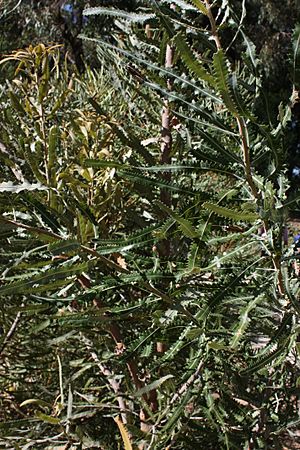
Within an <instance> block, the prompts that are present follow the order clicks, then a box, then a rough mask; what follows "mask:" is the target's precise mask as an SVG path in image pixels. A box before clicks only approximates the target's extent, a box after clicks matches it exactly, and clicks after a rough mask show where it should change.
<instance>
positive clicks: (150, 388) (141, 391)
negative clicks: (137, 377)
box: [134, 375, 174, 397]
mask: <svg viewBox="0 0 300 450" xmlns="http://www.w3.org/2000/svg"><path fill="white" fill-rule="evenodd" d="M170 378H174V375H165V376H164V377H161V378H160V379H159V380H156V381H153V383H150V384H148V385H147V386H145V387H143V388H142V389H139V390H138V391H136V392H135V393H134V396H135V397H141V396H142V395H144V394H148V392H150V391H153V390H155V389H157V388H159V387H160V386H161V385H162V384H163V383H165V381H167V380H169V379H170Z"/></svg>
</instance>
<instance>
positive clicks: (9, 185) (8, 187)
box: [0, 181, 48, 194]
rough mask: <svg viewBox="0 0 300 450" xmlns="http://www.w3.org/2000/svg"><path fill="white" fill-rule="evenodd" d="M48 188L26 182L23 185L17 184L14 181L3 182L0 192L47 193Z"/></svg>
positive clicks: (0, 185)
mask: <svg viewBox="0 0 300 450" xmlns="http://www.w3.org/2000/svg"><path fill="white" fill-rule="evenodd" d="M47 189H48V188H47V187H46V186H43V185H42V184H41V183H33V184H31V183H29V182H28V181H24V182H23V183H21V184H15V183H14V182H13V181H3V182H2V183H0V192H13V193H16V194H17V193H19V192H21V191H46V190H47Z"/></svg>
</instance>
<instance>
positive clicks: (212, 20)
mask: <svg viewBox="0 0 300 450" xmlns="http://www.w3.org/2000/svg"><path fill="white" fill-rule="evenodd" d="M204 5H205V7H206V9H207V17H208V19H209V22H210V28H211V35H212V37H213V40H214V41H215V44H216V47H217V49H218V50H221V48H222V46H221V41H220V38H219V34H218V28H217V24H216V21H215V18H214V16H213V14H212V12H211V5H210V2H209V0H204Z"/></svg>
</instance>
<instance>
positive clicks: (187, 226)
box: [155, 201, 198, 239]
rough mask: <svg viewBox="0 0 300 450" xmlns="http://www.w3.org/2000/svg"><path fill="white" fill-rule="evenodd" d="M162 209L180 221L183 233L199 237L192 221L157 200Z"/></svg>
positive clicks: (189, 236)
mask: <svg viewBox="0 0 300 450" xmlns="http://www.w3.org/2000/svg"><path fill="white" fill-rule="evenodd" d="M155 203H156V204H157V205H158V206H159V208H160V209H162V210H163V211H165V212H166V213H167V214H168V215H169V216H170V217H172V219H174V220H176V222H178V224H179V226H180V229H181V231H182V232H183V234H184V235H185V236H186V237H188V238H191V239H193V238H195V237H198V231H197V230H196V229H195V228H194V226H193V225H192V224H191V222H190V221H189V220H187V219H185V218H183V217H181V216H180V215H179V214H177V213H176V212H175V211H173V210H172V209H171V208H169V207H168V206H167V205H165V204H164V203H161V202H159V201H156V202H155Z"/></svg>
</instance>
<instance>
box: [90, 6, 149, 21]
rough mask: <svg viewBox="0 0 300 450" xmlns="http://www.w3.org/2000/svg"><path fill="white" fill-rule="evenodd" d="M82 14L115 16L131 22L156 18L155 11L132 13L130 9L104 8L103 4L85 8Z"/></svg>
mask: <svg viewBox="0 0 300 450" xmlns="http://www.w3.org/2000/svg"><path fill="white" fill-rule="evenodd" d="M82 14H83V15H84V16H95V15H105V16H109V17H115V18H116V19H125V20H126V21H128V22H131V23H145V22H147V21H149V20H150V19H154V18H155V14H153V13H152V14H144V13H132V12H128V11H122V10H120V9H112V8H103V7H101V6H96V7H93V8H87V9H84V10H83V13H82Z"/></svg>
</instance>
